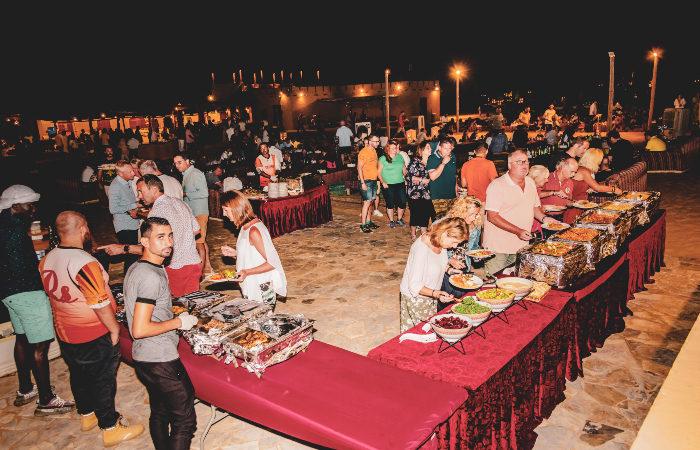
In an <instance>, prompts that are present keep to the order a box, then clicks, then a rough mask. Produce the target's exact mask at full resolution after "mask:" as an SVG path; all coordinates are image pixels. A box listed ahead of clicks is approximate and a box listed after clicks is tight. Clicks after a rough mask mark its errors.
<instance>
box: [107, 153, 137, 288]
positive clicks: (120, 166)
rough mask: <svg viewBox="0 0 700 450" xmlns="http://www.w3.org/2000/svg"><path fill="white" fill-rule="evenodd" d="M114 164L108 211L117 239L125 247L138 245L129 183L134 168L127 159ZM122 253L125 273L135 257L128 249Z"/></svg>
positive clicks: (132, 196)
mask: <svg viewBox="0 0 700 450" xmlns="http://www.w3.org/2000/svg"><path fill="white" fill-rule="evenodd" d="M115 166H116V171H117V176H116V178H114V181H113V182H112V187H111V189H110V190H109V212H110V214H112V223H113V224H114V231H115V233H116V234H117V241H118V242H119V243H120V244H122V245H124V246H125V247H128V246H129V245H138V243H139V242H138V241H139V236H138V230H139V219H138V218H137V211H138V205H137V204H136V196H135V195H134V191H133V190H132V189H131V184H130V183H131V181H132V180H133V179H134V169H133V167H132V166H131V164H130V163H129V162H128V161H123V160H120V161H117V163H116V164H115ZM124 253H125V254H126V255H127V256H126V259H125V260H124V274H125V275H126V272H127V271H128V270H129V267H131V265H132V264H133V263H134V262H135V261H136V259H137V258H135V257H134V256H131V255H128V253H129V251H128V250H125V251H124Z"/></svg>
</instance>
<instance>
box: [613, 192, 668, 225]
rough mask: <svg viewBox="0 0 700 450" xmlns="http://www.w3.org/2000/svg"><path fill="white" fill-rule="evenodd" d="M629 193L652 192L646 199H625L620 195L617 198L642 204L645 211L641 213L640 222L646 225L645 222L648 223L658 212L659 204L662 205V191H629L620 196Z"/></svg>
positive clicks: (621, 200) (618, 200) (624, 201)
mask: <svg viewBox="0 0 700 450" xmlns="http://www.w3.org/2000/svg"><path fill="white" fill-rule="evenodd" d="M627 194H632V195H634V194H651V195H650V196H649V197H648V198H646V199H644V200H639V199H623V198H619V197H618V198H617V199H616V200H615V201H617V202H623V203H637V204H640V205H642V207H643V209H644V212H643V213H642V214H640V216H639V220H638V224H639V225H644V224H645V223H648V222H649V221H650V220H651V217H652V216H654V214H656V212H657V211H658V210H659V206H660V205H661V193H660V192H657V191H627V192H625V193H624V194H622V195H621V196H620V197H622V196H624V195H627Z"/></svg>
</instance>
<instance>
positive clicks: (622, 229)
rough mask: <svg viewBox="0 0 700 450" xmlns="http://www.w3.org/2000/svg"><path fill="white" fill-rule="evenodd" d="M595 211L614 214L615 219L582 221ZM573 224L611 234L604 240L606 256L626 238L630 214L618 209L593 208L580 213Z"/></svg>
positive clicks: (630, 220)
mask: <svg viewBox="0 0 700 450" xmlns="http://www.w3.org/2000/svg"><path fill="white" fill-rule="evenodd" d="M595 213H603V214H615V215H616V216H617V219H615V220H614V221H613V223H588V222H584V221H583V220H584V219H585V218H586V217H588V216H590V215H591V214H595ZM574 225H575V226H577V227H582V228H593V229H595V230H601V231H606V232H608V234H610V235H611V238H610V240H609V241H607V242H606V244H605V248H604V249H603V252H604V254H605V255H606V256H607V255H612V254H614V253H616V252H617V248H618V247H619V246H620V245H622V243H623V242H625V239H627V236H628V235H629V233H630V228H631V225H632V216H631V215H630V214H624V213H622V212H620V211H608V210H603V209H600V208H595V209H591V210H588V211H586V212H584V213H583V214H581V215H580V216H579V217H578V219H576V221H575V222H574Z"/></svg>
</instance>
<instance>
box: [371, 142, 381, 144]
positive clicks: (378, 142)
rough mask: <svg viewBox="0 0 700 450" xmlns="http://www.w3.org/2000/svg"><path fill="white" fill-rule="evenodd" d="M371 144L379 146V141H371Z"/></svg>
mask: <svg viewBox="0 0 700 450" xmlns="http://www.w3.org/2000/svg"><path fill="white" fill-rule="evenodd" d="M370 142H373V143H375V144H378V143H379V141H370Z"/></svg>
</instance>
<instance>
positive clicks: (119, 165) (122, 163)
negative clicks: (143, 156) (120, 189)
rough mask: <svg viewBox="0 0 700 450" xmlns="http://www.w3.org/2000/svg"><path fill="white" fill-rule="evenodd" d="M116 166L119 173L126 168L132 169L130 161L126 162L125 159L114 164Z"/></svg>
mask: <svg viewBox="0 0 700 450" xmlns="http://www.w3.org/2000/svg"><path fill="white" fill-rule="evenodd" d="M114 166H115V167H116V168H117V170H118V171H119V172H121V171H122V170H124V167H126V166H129V167H131V163H130V162H129V161H126V160H124V159H120V160H119V161H117V162H116V163H114Z"/></svg>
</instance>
